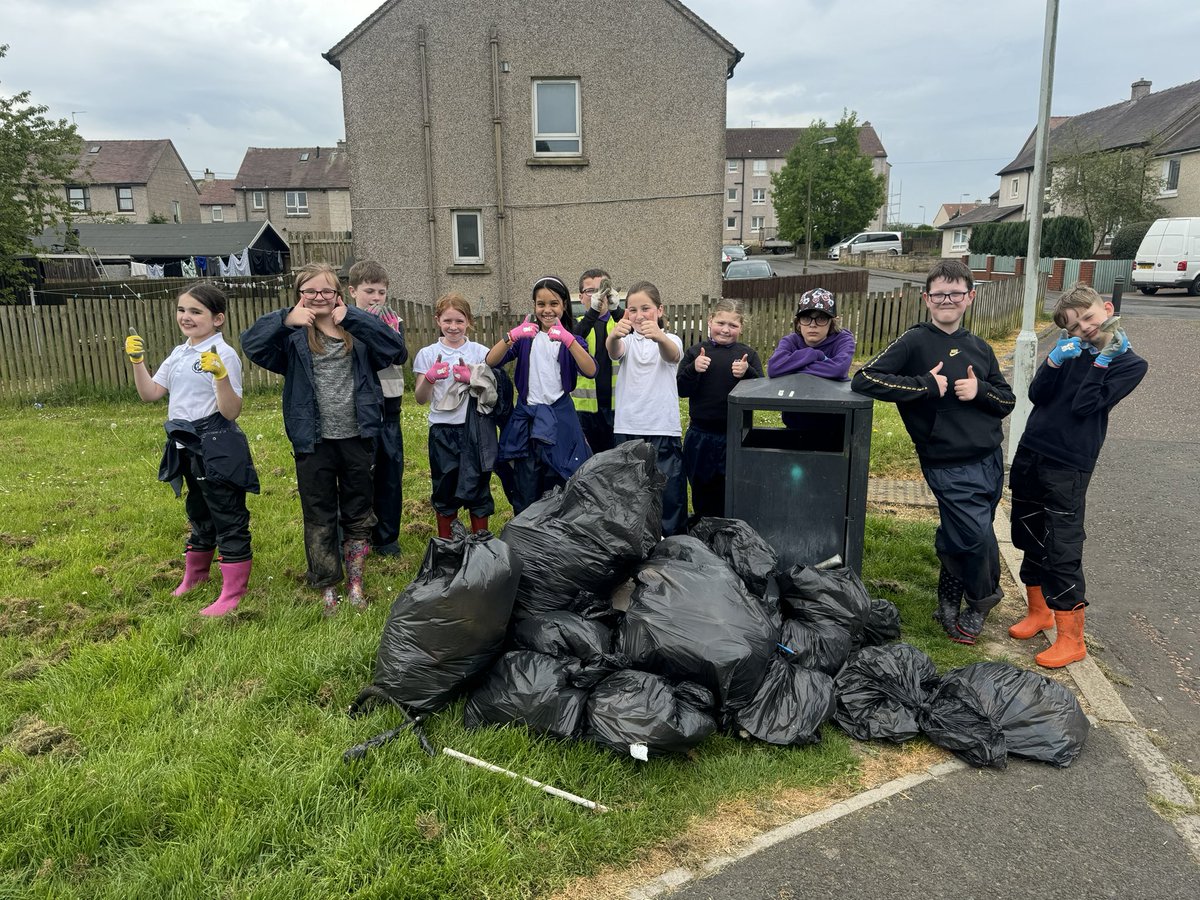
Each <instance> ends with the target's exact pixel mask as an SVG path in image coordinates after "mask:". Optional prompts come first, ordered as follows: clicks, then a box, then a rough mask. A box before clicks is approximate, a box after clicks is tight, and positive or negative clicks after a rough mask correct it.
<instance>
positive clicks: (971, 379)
mask: <svg viewBox="0 0 1200 900" xmlns="http://www.w3.org/2000/svg"><path fill="white" fill-rule="evenodd" d="M978 395H979V379H978V378H976V377H975V367H974V366H967V377H966V378H960V379H958V381H956V382H954V396H955V397H957V398H958V399H959V400H962V401H963V402H966V401H967V400H974V399H975V398H976V397H977V396H978Z"/></svg>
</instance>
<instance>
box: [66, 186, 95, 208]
mask: <svg viewBox="0 0 1200 900" xmlns="http://www.w3.org/2000/svg"><path fill="white" fill-rule="evenodd" d="M67 202H68V203H70V204H71V208H72V209H77V210H79V211H80V212H87V211H88V210H90V209H91V208H92V195H91V194H90V193H89V192H88V189H87V188H85V187H81V186H74V187H71V186H68V187H67Z"/></svg>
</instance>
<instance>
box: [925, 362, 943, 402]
mask: <svg viewBox="0 0 1200 900" xmlns="http://www.w3.org/2000/svg"><path fill="white" fill-rule="evenodd" d="M942 365H943V364H942V363H940V362H939V363H938V364H937V365H936V366H934V367H933V368H932V369H930V370H929V374H930V375H932V376H933V380H934V382H935V383H936V384H937V390H938V396H939V397H945V396H946V387H947V382H946V376H945V375H943V374H942Z"/></svg>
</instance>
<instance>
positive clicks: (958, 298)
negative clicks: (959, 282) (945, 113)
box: [925, 291, 969, 303]
mask: <svg viewBox="0 0 1200 900" xmlns="http://www.w3.org/2000/svg"><path fill="white" fill-rule="evenodd" d="M968 293H969V291H949V292H946V293H942V292H941V291H938V292H937V293H936V294H926V295H925V296H926V297H928V298H929V299H930V300H932V301H933V302H934V303H945V302H946V301H949V302H951V303H962V302H963V301H964V300H966V299H967V294H968Z"/></svg>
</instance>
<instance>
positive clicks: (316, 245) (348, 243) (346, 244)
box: [288, 231, 354, 269]
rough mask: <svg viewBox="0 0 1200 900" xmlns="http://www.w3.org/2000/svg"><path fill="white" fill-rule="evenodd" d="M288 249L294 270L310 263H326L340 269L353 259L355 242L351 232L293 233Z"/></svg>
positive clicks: (289, 237) (289, 236)
mask: <svg viewBox="0 0 1200 900" xmlns="http://www.w3.org/2000/svg"><path fill="white" fill-rule="evenodd" d="M288 249H289V250H290V251H291V254H292V268H293V269H298V268H300V266H303V265H307V264H308V263H310V262H325V263H329V264H330V265H331V266H333V267H334V268H335V269H338V268H341V267H342V265H344V264H345V263H346V261H347V260H349V259H352V258H353V256H354V241H353V240H352V239H351V233H350V232H349V231H291V232H288Z"/></svg>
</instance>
